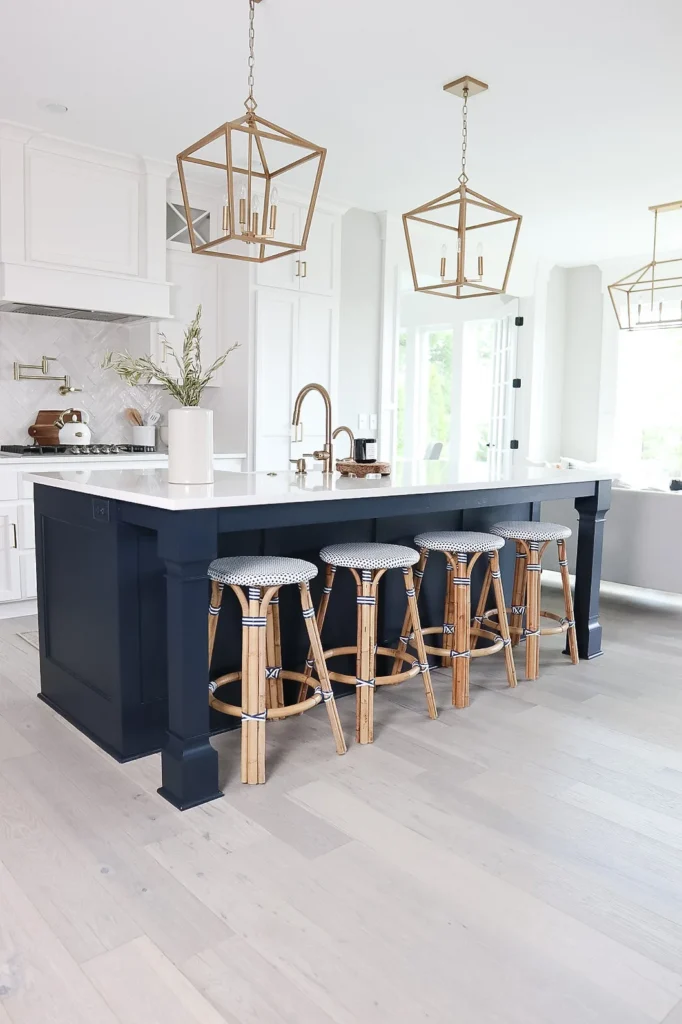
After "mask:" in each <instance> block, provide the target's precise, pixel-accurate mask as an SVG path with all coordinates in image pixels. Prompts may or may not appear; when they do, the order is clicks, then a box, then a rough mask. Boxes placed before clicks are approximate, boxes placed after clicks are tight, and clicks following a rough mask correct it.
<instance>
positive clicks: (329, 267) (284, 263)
mask: <svg viewBox="0 0 682 1024" xmlns="http://www.w3.org/2000/svg"><path fill="white" fill-rule="evenodd" d="M305 212H306V211H305V209H304V208H302V207H300V206H297V205H296V204H295V203H286V202H280V204H279V207H278V211H277V224H278V232H277V234H278V236H279V237H281V238H287V237H288V238H298V237H299V235H300V231H301V224H300V222H301V220H302V218H303V217H304V216H305ZM339 236H340V222H339V217H338V216H335V215H334V214H331V213H326V212H325V211H324V210H320V209H319V208H318V209H316V210H315V213H314V215H313V221H312V225H311V228H310V234H309V236H308V246H307V248H306V249H305V250H304V251H303V252H295V253H292V254H291V255H289V256H281V257H279V258H278V259H275V260H269V261H268V262H267V263H259V264H258V265H257V268H256V284H258V285H267V286H269V287H272V288H291V289H293V290H294V291H302V292H314V293H316V294H317V295H332V294H333V292H334V290H335V277H336V273H337V264H338V249H339V244H340V237H339Z"/></svg>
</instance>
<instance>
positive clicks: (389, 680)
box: [323, 647, 422, 687]
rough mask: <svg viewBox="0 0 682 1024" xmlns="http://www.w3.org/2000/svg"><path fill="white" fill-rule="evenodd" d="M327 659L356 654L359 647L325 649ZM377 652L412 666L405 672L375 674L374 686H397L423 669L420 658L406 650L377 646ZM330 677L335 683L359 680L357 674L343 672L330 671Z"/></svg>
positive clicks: (350, 682)
mask: <svg viewBox="0 0 682 1024" xmlns="http://www.w3.org/2000/svg"><path fill="white" fill-rule="evenodd" d="M323 653H324V657H325V661H326V660H328V659H329V658H338V657H339V656H340V655H342V654H354V655H356V654H357V653H358V649H357V647H333V648H332V649H331V650H329V651H324V652H323ZM375 653H376V654H381V655H383V656H384V657H386V658H392V659H393V660H394V661H395V660H396V659H397V660H398V661H405V662H407V663H408V665H409V666H410V668H409V669H407V670H406V671H405V672H398V673H396V675H394V676H375V678H374V686H375V687H376V686H395V684H396V683H404V682H405V680H407V679H414V678H415V676H418V675H419V673H420V672H421V671H422V667H421V665H420V664H419V659H418V658H415V657H414V655H412V654H407V653H406V652H405V651H398V650H396V649H395V648H393V647H377V649H376V651H375ZM329 678H330V679H331V680H332V681H333V682H335V683H346V684H347V685H348V686H356V685H357V680H356V677H355V676H349V675H346V674H345V673H342V672H330V673H329Z"/></svg>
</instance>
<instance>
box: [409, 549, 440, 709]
mask: <svg viewBox="0 0 682 1024" xmlns="http://www.w3.org/2000/svg"><path fill="white" fill-rule="evenodd" d="M403 573H404V574H405V593H406V594H407V609H408V611H409V613H410V622H411V626H412V630H413V631H414V645H415V647H416V648H417V656H418V658H419V667H420V669H421V673H422V679H423V681H424V692H425V693H426V706H427V707H428V709H429V718H438V710H437V708H436V697H435V694H434V692H433V684H432V682H431V672H430V671H429V659H428V656H427V654H426V648H425V646H424V635H423V633H422V627H421V622H420V621H419V606H418V602H417V589H416V586H415V582H414V576H413V574H412V569H411V568H409V569H403Z"/></svg>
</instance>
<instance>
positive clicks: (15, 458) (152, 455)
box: [0, 451, 246, 469]
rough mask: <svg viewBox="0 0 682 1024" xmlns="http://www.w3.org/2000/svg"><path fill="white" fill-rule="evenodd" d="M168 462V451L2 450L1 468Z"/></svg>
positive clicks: (243, 453) (241, 454) (242, 455)
mask: <svg viewBox="0 0 682 1024" xmlns="http://www.w3.org/2000/svg"><path fill="white" fill-rule="evenodd" d="M213 458H214V459H245V458H246V452H239V453H238V454H236V455H231V454H227V455H223V454H222V453H221V454H216V455H214V456H213ZM131 460H134V461H135V462H138V461H140V462H143V463H144V462H167V461H168V452H167V451H166V452H116V453H104V454H101V455H97V454H93V455H74V454H73V453H72V452H64V453H63V454H61V455H12V454H11V452H0V468H2V466H21V467H22V469H23V467H24V466H35V467H36V469H37V468H38V467H40V466H47V465H49V463H51V462H56V463H58V464H59V465H60V466H61V465H63V464H64V463H65V462H66V463H71V462H73V463H81V464H83V463H91V462H106V463H107V465H108V464H109V463H111V464H112V465H114V466H115V465H116V463H117V462H130V461H131Z"/></svg>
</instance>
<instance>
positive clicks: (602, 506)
mask: <svg viewBox="0 0 682 1024" xmlns="http://www.w3.org/2000/svg"><path fill="white" fill-rule="evenodd" d="M594 487H595V490H594V494H593V495H590V496H589V497H587V498H576V500H575V508H576V511H577V512H578V516H579V523H578V554H577V557H576V564H575V601H574V604H575V631H576V636H577V640H578V653H579V655H580V657H581V658H597V657H598V656H599V655H600V654H602V647H601V623H600V622H599V584H600V583H601V564H602V548H603V545H604V520H605V518H606V513H607V512H608V510H609V508H610V507H611V481H610V480H597V481H596V483H595V485H594ZM565 653H568V650H566V652H565Z"/></svg>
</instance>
